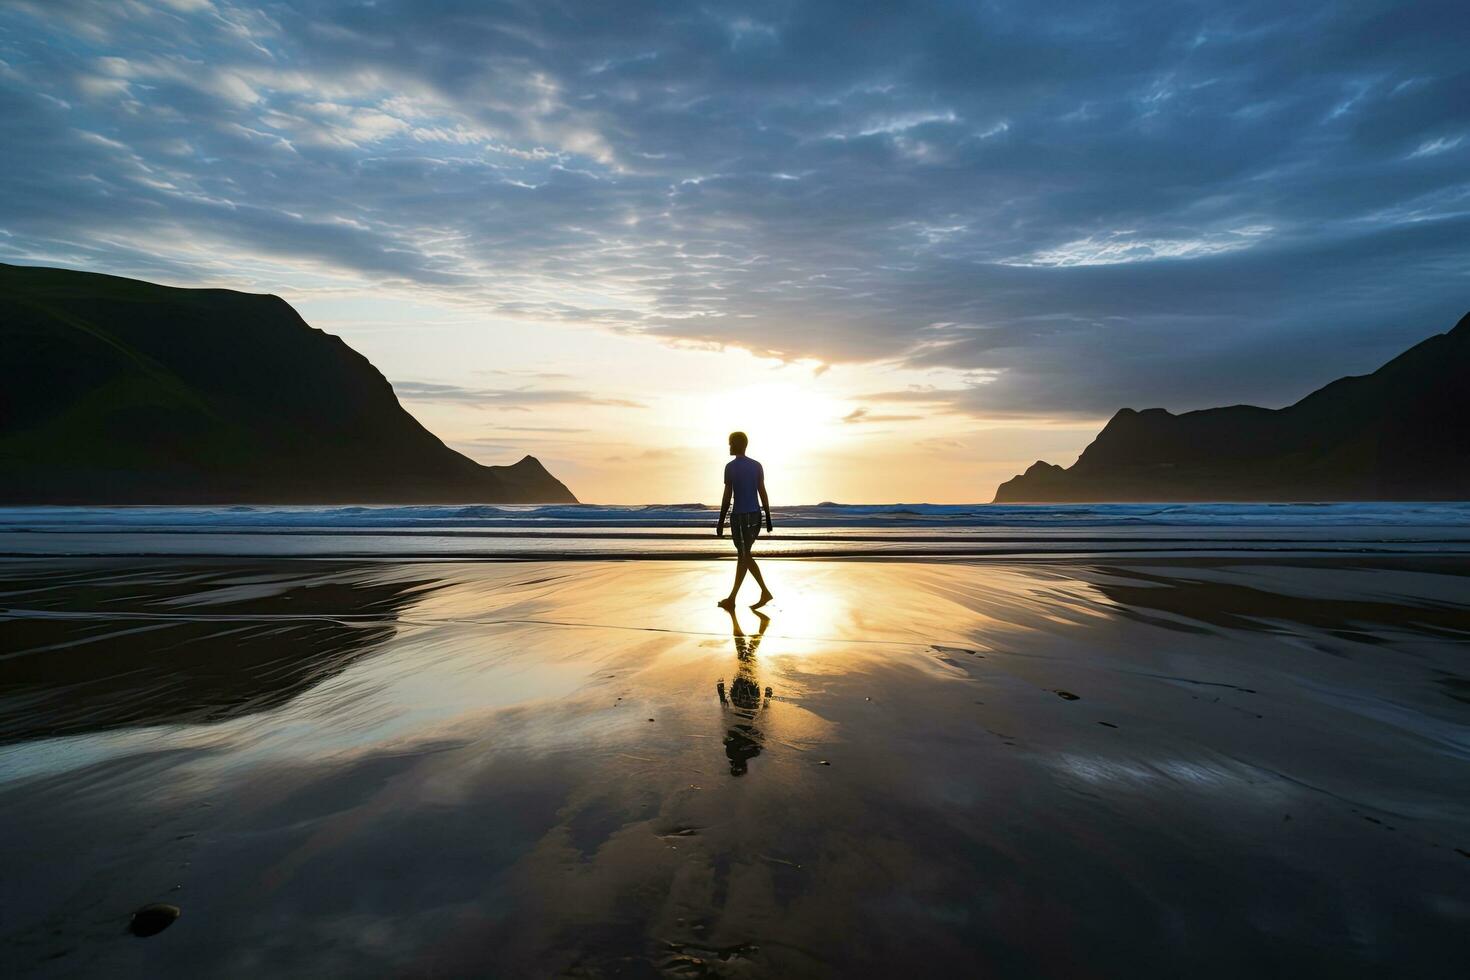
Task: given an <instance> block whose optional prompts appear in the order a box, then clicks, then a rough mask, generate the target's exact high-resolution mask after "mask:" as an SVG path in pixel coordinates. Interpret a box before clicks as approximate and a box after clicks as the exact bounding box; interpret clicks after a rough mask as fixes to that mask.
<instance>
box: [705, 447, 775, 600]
mask: <svg viewBox="0 0 1470 980" xmlns="http://www.w3.org/2000/svg"><path fill="white" fill-rule="evenodd" d="M749 444H750V440H749V439H748V438H747V437H746V435H745V433H744V432H732V433H730V455H731V456H734V457H735V458H734V459H732V460H730V462H728V463H726V464H725V496H724V497H723V499H721V500H720V519H719V520H718V521H716V522H715V534H717V535H719V536H720V537H724V535H725V515H726V514H727V513H728V514H729V515H730V539H731V540H732V541H734V542H735V554H736V561H735V584H734V585H733V586H731V588H730V594H729V595H728V596H726V597H725V598H723V599H721V600H720V603H719V604H720V606H721V607H723V608H725V609H734V608H735V595H736V593H738V592H739V591H740V583H741V582H744V581H745V573H746V572H747V571H748V572H750V574H751V575H753V576H755V581H756V584H757V585H759V586H760V587H761V597H760V599H759V600H758V601H757V602H756V603H755V604H754V605H753V606H751V607H750V608H752V609H759V608H760V607H761V606H764V605H765V604H766V603H768V602H770V601H771V599H772V596H771V590H770V589H768V588H766V580H765V579H764V578H762V577H761V570H760V566H759V565H757V564H756V563H755V558H754V557H752V555H751V553H750V552H751V548H752V546H754V545H755V539H756V536H757V535H759V534H760V533H761V509H762V508H764V509H765V512H766V530H767V531H770V530H771V498H770V497H768V496H766V472H765V470H764V469H762V468H761V464H760V463H757V462H756V461H755V460H753V459H751V458H750V457H749V456H747V455H745V447H746V446H748V445H749ZM732 497H733V498H734V504H735V509H734V511H731V510H730V504H731V498H732ZM757 500H759V502H757Z"/></svg>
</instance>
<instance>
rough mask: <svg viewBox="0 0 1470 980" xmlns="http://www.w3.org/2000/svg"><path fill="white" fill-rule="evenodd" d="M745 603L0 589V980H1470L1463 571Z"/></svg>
mask: <svg viewBox="0 0 1470 980" xmlns="http://www.w3.org/2000/svg"><path fill="white" fill-rule="evenodd" d="M765 567H766V572H767V576H768V578H769V579H770V581H771V584H772V586H773V588H775V589H776V591H777V595H778V598H777V600H776V601H775V602H774V603H772V604H771V606H769V607H768V608H767V609H766V610H764V611H765V612H766V614H767V615H768V617H769V619H768V620H762V619H761V618H760V617H758V616H756V615H755V614H753V613H752V612H750V611H749V610H748V609H746V608H744V607H740V609H739V611H738V616H737V618H736V619H735V621H734V622H732V619H731V617H730V616H728V615H726V614H725V613H724V612H722V611H721V610H719V609H717V608H715V606H714V605H713V602H714V599H716V598H717V597H718V596H719V595H721V594H722V591H721V590H722V589H724V588H725V587H727V582H728V575H729V574H730V571H731V566H730V564H729V563H728V562H719V563H714V562H687V561H678V560H667V561H660V562H646V561H645V562H640V561H595V562H594V561H588V562H580V561H556V562H449V561H440V562H433V561H407V560H392V561H341V560H309V559H298V560H278V559H271V558H259V559H233V560H223V559H218V560H208V559H199V558H176V559H157V558H155V559H134V560H118V559H110V560H104V559H91V560H68V559H49V560H36V561H28V560H10V561H5V562H0V593H3V595H0V606H3V607H4V609H5V610H6V611H5V612H4V614H3V616H0V840H3V845H0V846H3V851H4V860H3V868H4V875H3V883H0V903H3V904H0V972H4V973H5V974H6V975H36V976H72V975H95V976H110V977H128V976H189V977H211V976H242V975H283V976H322V975H331V974H336V975H394V976H434V975H437V976H466V975H474V976H562V975H566V976H589V977H590V976H634V977H636V976H659V975H671V976H701V975H710V976H771V975H782V976H855V975H857V976H892V975H895V974H904V973H914V974H918V975H952V976H959V975H974V976H1001V977H1008V976H1015V977H1026V976H1056V977H1086V976H1099V977H1139V976H1178V975H1194V976H1220V977H1239V976H1245V975H1260V976H1274V975H1287V974H1297V975H1332V976H1386V975H1399V976H1410V975H1412V976H1460V975H1463V973H1462V970H1463V967H1464V964H1465V963H1467V962H1470V788H1467V782H1466V779H1465V774H1466V772H1467V771H1470V770H1467V762H1470V727H1467V724H1470V659H1467V657H1470V559H1465V558H1433V557H1428V556H1416V557H1398V558H1391V557H1374V558H1357V559H1355V558H1351V557H1346V556H1342V557H1332V558H1318V559H1312V558H1296V559H1271V558H1264V557H1252V558H1230V559H1223V558H1222V559H1209V558H1196V559H1173V560H1171V559H1165V558H1154V559H1147V560H1143V559H1135V560H1129V559H1127V558H1106V559H1099V560H1086V559H1076V560H1070V561H1061V560H1037V561H1029V562H1019V561H1017V562H1010V563H997V562H994V561H973V560H970V561H948V562H945V561H930V562H900V561H799V560H789V561H772V562H770V563H769V564H767V565H766V566H765ZM754 597H755V590H754V589H753V588H752V589H751V591H750V595H749V598H748V599H747V600H746V601H753V600H754ZM154 903H164V904H168V905H174V906H177V907H178V908H179V910H180V914H179V917H178V919H177V921H173V922H172V923H171V924H168V925H166V926H165V927H163V928H162V931H160V932H158V933H157V934H156V935H153V936H151V937H149V938H137V937H135V936H133V935H131V934H130V933H129V931H128V928H129V916H130V915H131V913H133V912H134V911H135V910H137V909H139V908H141V907H143V906H147V905H150V904H154Z"/></svg>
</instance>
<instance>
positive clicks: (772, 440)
mask: <svg viewBox="0 0 1470 980" xmlns="http://www.w3.org/2000/svg"><path fill="white" fill-rule="evenodd" d="M848 407H849V406H847V405H846V404H845V403H843V402H841V401H838V400H836V399H833V398H831V397H828V396H825V395H823V394H822V393H821V392H820V391H817V390H815V389H814V388H812V387H809V386H804V385H797V384H792V383H790V382H765V383H760V384H753V385H745V386H742V387H737V388H727V389H722V390H721V391H719V392H712V393H710V394H709V395H707V396H705V397H703V398H700V399H697V400H696V401H695V402H694V403H693V405H691V406H690V408H691V409H692V410H691V411H690V413H689V417H688V419H687V420H685V421H684V424H681V425H680V428H685V429H686V430H687V435H688V438H689V442H690V444H691V445H696V446H701V447H705V446H709V447H712V452H716V451H718V450H719V447H720V445H721V443H722V442H723V440H724V437H725V435H726V434H727V433H730V432H733V431H735V430H737V429H738V430H740V431H742V432H744V433H746V434H747V435H748V436H750V455H751V456H753V457H754V458H756V459H758V460H760V461H761V463H762V464H763V465H764V466H765V467H766V469H767V471H768V472H769V473H772V474H777V473H779V474H780V483H781V485H782V489H783V490H784V491H785V492H784V493H782V494H781V496H782V497H783V498H785V499H786V500H793V499H800V500H803V501H805V500H806V494H805V493H804V492H803V488H804V487H806V486H808V485H810V486H813V487H815V486H817V485H819V484H820V481H815V482H813V481H810V480H809V477H810V476H815V470H816V469H817V468H818V459H819V457H821V456H823V455H825V454H826V453H828V452H829V451H830V450H831V449H832V448H833V447H834V446H835V445H836V444H838V443H841V442H844V441H846V438H847V433H845V432H843V431H842V430H843V428H844V426H843V423H842V417H843V415H845V414H846V411H847V409H848ZM773 493H774V491H773ZM808 502H813V503H814V502H816V501H808Z"/></svg>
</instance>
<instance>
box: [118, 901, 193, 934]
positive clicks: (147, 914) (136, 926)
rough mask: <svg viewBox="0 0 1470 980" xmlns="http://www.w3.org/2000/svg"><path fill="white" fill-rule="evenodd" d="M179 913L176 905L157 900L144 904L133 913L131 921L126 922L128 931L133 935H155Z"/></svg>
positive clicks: (172, 921)
mask: <svg viewBox="0 0 1470 980" xmlns="http://www.w3.org/2000/svg"><path fill="white" fill-rule="evenodd" d="M180 914H181V912H180V909H179V907H178V906H177V905H165V904H163V903H162V902H159V903H157V904H154V905H145V906H143V907H142V908H140V909H139V910H138V911H136V912H134V913H133V918H132V921H130V922H129V923H128V931H129V932H131V933H132V934H133V935H135V936H140V937H145V938H146V937H148V936H156V935H158V934H159V933H160V932H162V931H163V930H165V929H167V928H168V927H169V926H171V925H173V924H174V920H175V919H177V918H178V917H179V915H180Z"/></svg>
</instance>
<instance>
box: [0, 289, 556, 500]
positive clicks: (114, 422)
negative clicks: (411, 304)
mask: <svg viewBox="0 0 1470 980" xmlns="http://www.w3.org/2000/svg"><path fill="white" fill-rule="evenodd" d="M0 350H3V355H0V503H6V504H89V503H96V504H101V503H116V504H218V503H389V502H392V503H433V502H439V503H543V502H544V503H575V502H576V498H575V497H573V496H572V493H571V491H569V490H568V489H567V488H566V487H565V486H564V485H563V484H562V483H561V482H560V481H558V480H557V479H556V478H555V477H553V476H552V475H551V474H550V473H548V472H547V471H546V469H545V468H544V467H543V466H542V465H541V463H540V462H538V461H537V460H536V459H535V458H534V457H532V456H527V457H525V458H524V459H522V460H521V461H520V462H518V463H516V464H515V465H513V466H482V465H480V464H479V463H476V462H474V461H473V460H471V459H469V458H467V457H465V456H462V455H460V454H459V453H457V452H454V451H453V450H451V449H450V448H449V447H448V446H446V445H444V443H443V442H441V441H440V440H439V439H438V438H436V437H435V436H434V435H433V434H432V433H430V432H429V431H428V430H427V429H425V428H424V427H423V426H422V425H420V424H419V423H418V421H417V420H416V419H414V417H413V416H412V415H410V414H408V412H406V411H404V410H403V407H402V406H401V405H399V403H398V399H397V397H396V396H395V395H394V393H393V389H392V387H391V386H390V385H389V384H388V381H387V379H385V378H384V377H383V376H382V375H381V374H380V373H378V371H377V370H376V369H375V368H374V367H373V366H372V364H370V363H369V362H368V360H367V359H366V358H364V357H363V356H362V355H361V354H359V353H357V352H356V351H354V350H353V349H352V348H350V347H348V346H347V344H346V343H345V342H343V340H342V339H341V338H340V337H334V336H332V335H331V334H328V333H324V332H322V331H321V330H317V329H315V328H313V327H311V326H309V325H308V324H307V323H306V322H305V321H304V320H302V319H301V317H300V316H299V315H298V314H297V312H296V311H295V310H294V309H292V308H291V306H290V305H289V304H287V303H286V301H285V300H283V299H281V298H280V297H278V296H265V295H258V294H252V293H239V292H234V291H232V290H227V289H175V288H172V287H168V286H159V285H156V284H153V283H148V282H141V281H139V280H135V279H124V278H119V277H116V276H104V275H98V274H96V273H89V272H74V271H70V270H65V269H48V268H39V267H32V266H13V265H3V264H0Z"/></svg>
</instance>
